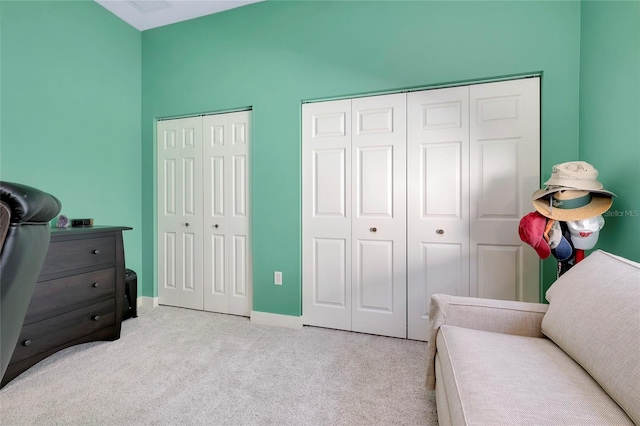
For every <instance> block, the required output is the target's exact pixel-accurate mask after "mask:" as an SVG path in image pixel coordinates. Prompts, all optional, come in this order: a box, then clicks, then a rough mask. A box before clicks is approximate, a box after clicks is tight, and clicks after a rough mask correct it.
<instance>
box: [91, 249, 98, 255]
mask: <svg viewBox="0 0 640 426" xmlns="http://www.w3.org/2000/svg"><path fill="white" fill-rule="evenodd" d="M91 253H93V254H100V250H98V249H95V250H94V251H92V252H91Z"/></svg>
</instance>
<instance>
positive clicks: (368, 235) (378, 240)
mask: <svg viewBox="0 0 640 426" xmlns="http://www.w3.org/2000/svg"><path fill="white" fill-rule="evenodd" d="M405 99H406V96H405V95H404V94H397V95H386V96H374V97H367V98H362V99H354V100H342V101H330V102H319V103H314V104H306V105H304V106H303V111H302V120H303V123H302V132H303V137H302V168H303V191H302V193H303V196H302V201H303V218H302V220H303V248H302V250H303V254H302V257H303V264H302V268H303V318H304V322H305V324H309V325H317V326H322V327H330V328H337V329H343V330H353V331H360V332H366V333H375V334H382V335H388V336H396V337H406V254H405V252H406V212H405V209H406V172H405V167H406V142H405V139H406V123H405V122H406V100H405Z"/></svg>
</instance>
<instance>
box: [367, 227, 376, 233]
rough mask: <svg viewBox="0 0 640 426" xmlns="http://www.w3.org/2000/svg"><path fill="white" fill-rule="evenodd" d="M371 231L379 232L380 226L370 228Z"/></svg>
mask: <svg viewBox="0 0 640 426" xmlns="http://www.w3.org/2000/svg"><path fill="white" fill-rule="evenodd" d="M369 231H371V232H378V228H376V227H373V228H369Z"/></svg>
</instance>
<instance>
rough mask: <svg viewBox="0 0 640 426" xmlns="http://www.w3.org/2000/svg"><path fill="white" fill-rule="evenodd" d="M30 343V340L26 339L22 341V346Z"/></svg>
mask: <svg viewBox="0 0 640 426" xmlns="http://www.w3.org/2000/svg"><path fill="white" fill-rule="evenodd" d="M30 344H31V340H29V339H27V340H25V341H24V342H22V346H29V345H30Z"/></svg>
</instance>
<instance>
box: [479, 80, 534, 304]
mask: <svg viewBox="0 0 640 426" xmlns="http://www.w3.org/2000/svg"><path fill="white" fill-rule="evenodd" d="M470 95H471V100H470V116H471V123H470V130H471V137H470V139H471V140H470V143H471V164H470V173H471V176H470V178H471V200H472V203H471V225H470V226H471V233H470V238H471V247H470V259H471V283H472V286H471V295H472V296H477V297H485V298H496V299H506V300H523V301H532V302H537V301H538V288H539V264H540V263H539V259H538V257H537V256H536V254H535V252H534V251H533V250H530V249H528V248H526V247H525V245H524V243H523V242H522V241H520V238H519V235H518V224H519V222H520V218H521V217H522V216H524V215H525V214H527V213H528V212H530V211H532V210H533V208H532V205H531V194H532V193H533V192H534V191H535V190H536V189H538V187H539V182H540V79H539V78H528V79H523V80H513V81H504V82H498V83H488V84H479V85H474V86H471V92H470Z"/></svg>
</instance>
